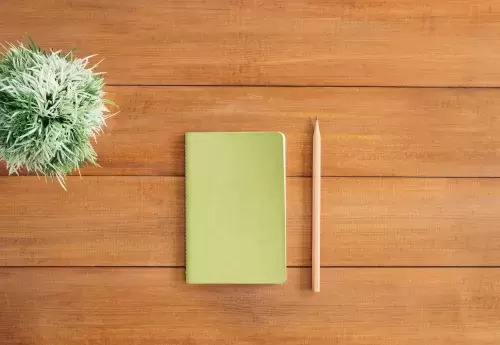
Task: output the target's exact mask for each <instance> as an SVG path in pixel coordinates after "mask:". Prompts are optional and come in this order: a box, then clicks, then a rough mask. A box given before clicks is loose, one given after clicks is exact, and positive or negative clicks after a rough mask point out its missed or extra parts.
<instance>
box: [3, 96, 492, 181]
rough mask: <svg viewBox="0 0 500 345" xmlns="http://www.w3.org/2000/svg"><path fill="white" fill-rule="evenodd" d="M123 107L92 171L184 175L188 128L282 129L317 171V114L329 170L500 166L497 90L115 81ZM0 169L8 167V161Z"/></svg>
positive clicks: (417, 171)
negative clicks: (163, 84) (132, 84)
mask: <svg viewBox="0 0 500 345" xmlns="http://www.w3.org/2000/svg"><path fill="white" fill-rule="evenodd" d="M108 91H109V95H108V96H109V98H110V99H112V100H114V101H115V102H116V103H118V104H119V105H120V111H121V112H120V113H119V114H118V115H117V116H115V117H113V118H111V119H110V120H109V124H108V128H107V129H106V130H105V134H103V135H101V136H100V137H99V138H98V140H97V144H96V150H97V152H98V154H99V163H100V164H101V165H102V166H103V168H89V169H84V170H82V173H83V174H87V175H122V174H125V175H178V176H180V175H183V174H184V133H185V132H187V131H282V132H283V133H284V134H285V135H286V140H287V174H288V175H289V176H311V167H312V147H311V143H312V126H313V123H312V121H313V120H314V119H315V118H316V116H318V117H319V119H320V121H321V131H322V139H323V167H322V169H323V170H322V171H323V176H378V175H383V176H394V175H396V176H497V177H498V176H500V160H499V159H498V151H499V150H500V136H499V135H498V133H500V90H497V89H400V88H273V87H270V88H232V87H109V88H108ZM0 174H4V175H5V174H6V171H5V169H3V170H2V171H1V172H0Z"/></svg>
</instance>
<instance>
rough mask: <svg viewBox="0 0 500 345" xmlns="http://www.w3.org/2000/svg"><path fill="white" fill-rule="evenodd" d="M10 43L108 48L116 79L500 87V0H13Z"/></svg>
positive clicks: (87, 50)
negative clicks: (27, 41)
mask: <svg viewBox="0 0 500 345" xmlns="http://www.w3.org/2000/svg"><path fill="white" fill-rule="evenodd" d="M1 17H2V20H1V21H0V41H5V40H8V41H16V40H20V39H22V38H23V36H24V35H25V33H29V34H30V35H32V36H33V37H34V38H35V39H36V40H37V41H38V42H39V43H41V44H42V45H44V46H50V47H53V48H54V49H56V50H59V49H67V50H69V49H71V48H74V47H77V48H78V52H79V54H81V55H90V54H94V53H97V54H99V56H101V57H105V58H106V61H105V62H104V63H103V65H102V70H103V71H107V72H108V76H107V80H108V82H109V83H121V84H123V83H128V84H138V83H139V84H152V83H154V84H252V85H267V84H275V85H276V84H278V85H283V84H287V85H398V86H401V85H430V86H452V85H454V86H457V85H469V86H498V85H500V65H499V64H498V56H499V55H500V46H499V45H498V44H495V42H496V41H497V39H498V34H499V28H498V21H499V19H500V1H499V0H487V1H484V0H473V1H471V0H456V1H433V0H424V1H422V0H398V1H395V0H382V1H378V0H369V1H362V2H356V1H328V0H288V1H270V0H262V1H256V0H212V1H202V0H196V1H190V2H189V6H186V2H185V1H183V0H169V1H164V0H150V1H148V5H147V6H144V5H143V3H142V2H140V1H137V0H122V1H112V0H105V1H102V0H78V1H75V0H71V1H67V0H48V1H28V0H3V1H2V13H1Z"/></svg>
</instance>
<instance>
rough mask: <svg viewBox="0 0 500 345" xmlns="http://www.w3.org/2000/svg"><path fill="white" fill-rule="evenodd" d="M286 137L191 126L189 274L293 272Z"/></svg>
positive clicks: (246, 278) (217, 277)
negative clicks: (288, 237)
mask: <svg viewBox="0 0 500 345" xmlns="http://www.w3.org/2000/svg"><path fill="white" fill-rule="evenodd" d="M285 221H286V217H285V137H284V135H283V134H282V133H278V132H211V133H203V132H197V133H194V132H191V133H186V281H187V282H188V283H192V284H281V283H284V282H285V280H286V230H285Z"/></svg>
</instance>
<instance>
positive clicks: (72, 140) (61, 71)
mask: <svg viewBox="0 0 500 345" xmlns="http://www.w3.org/2000/svg"><path fill="white" fill-rule="evenodd" d="M4 49H5V52H4V53H3V54H2V55H1V57H0V159H1V160H3V161H4V162H5V163H6V165H7V167H8V169H9V174H18V173H19V172H20V170H23V169H24V170H26V171H27V172H30V171H33V172H35V173H36V174H42V175H45V176H49V177H52V178H54V177H55V178H57V180H58V181H59V182H60V184H61V186H63V188H65V177H66V175H68V174H69V173H71V172H72V171H74V170H75V169H76V170H78V171H79V167H80V166H81V165H82V164H84V163H86V162H88V163H92V164H95V165H97V162H96V159H97V155H96V152H95V151H94V149H93V147H92V143H91V138H94V139H95V138H96V135H97V134H98V133H100V132H101V131H102V128H103V126H104V125H105V120H106V118H107V117H108V116H109V115H108V109H107V108H106V104H108V103H111V102H109V101H108V100H105V99H104V92H103V85H104V83H103V79H102V74H101V73H96V72H95V71H94V67H95V66H93V67H89V59H90V58H91V57H86V58H81V59H79V58H75V57H74V56H73V53H68V54H62V53H61V52H59V51H52V50H49V51H44V50H42V49H41V48H40V47H38V46H36V45H35V44H34V43H33V41H31V40H30V42H29V44H28V45H26V46H25V45H23V44H22V43H19V44H18V45H17V46H15V45H12V44H8V45H7V46H6V47H4Z"/></svg>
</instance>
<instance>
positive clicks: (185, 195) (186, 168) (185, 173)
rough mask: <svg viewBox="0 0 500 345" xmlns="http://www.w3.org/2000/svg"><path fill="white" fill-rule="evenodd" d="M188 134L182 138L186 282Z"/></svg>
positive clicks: (187, 264) (187, 263) (187, 273)
mask: <svg viewBox="0 0 500 345" xmlns="http://www.w3.org/2000/svg"><path fill="white" fill-rule="evenodd" d="M188 137H189V135H188V133H186V134H185V137H184V244H185V248H186V249H185V253H184V257H185V265H186V269H185V279H186V281H189V279H188V276H189V272H188V267H189V262H188V260H189V259H188V258H189V255H188V245H189V243H188V215H187V213H188V198H189V196H188V176H189V166H188V164H187V162H188V157H189V150H188V148H189V145H188Z"/></svg>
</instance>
